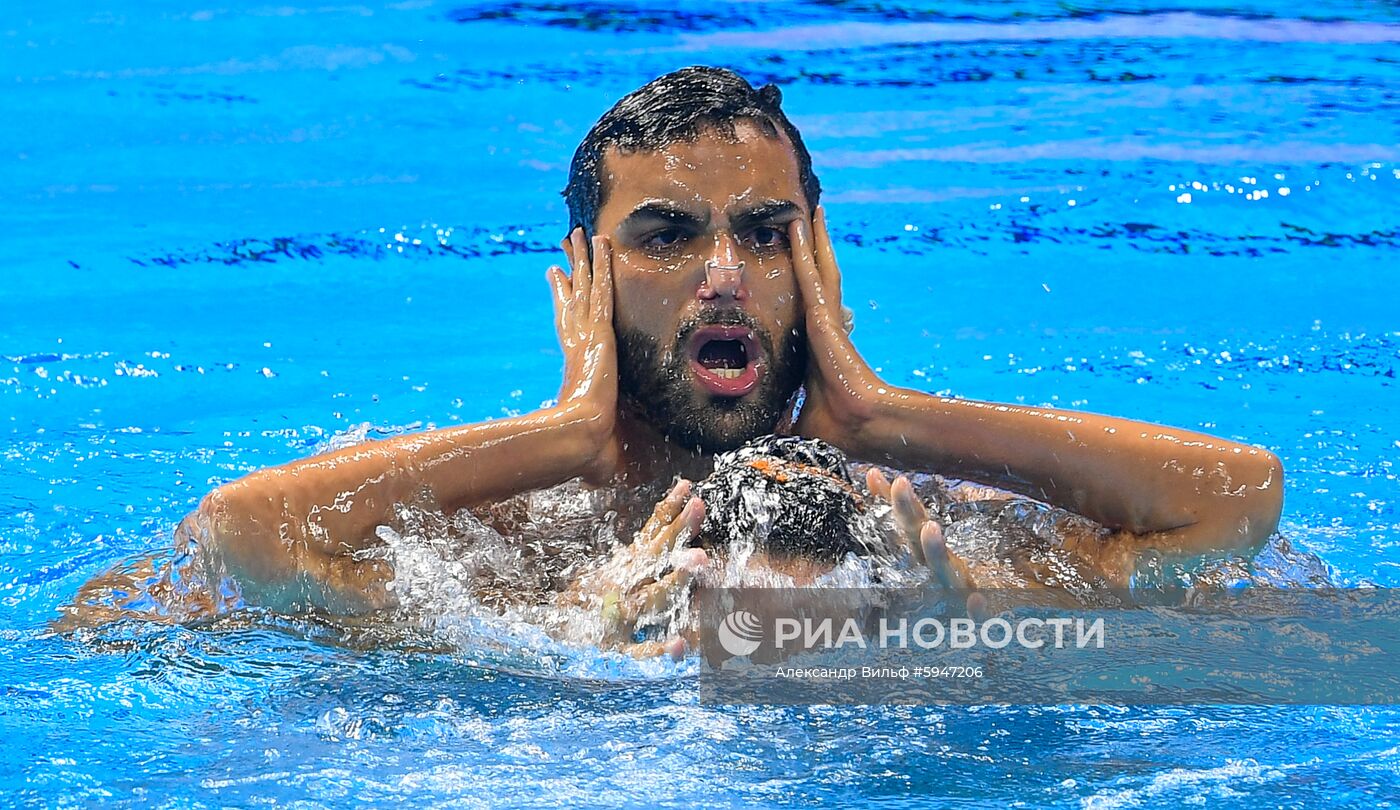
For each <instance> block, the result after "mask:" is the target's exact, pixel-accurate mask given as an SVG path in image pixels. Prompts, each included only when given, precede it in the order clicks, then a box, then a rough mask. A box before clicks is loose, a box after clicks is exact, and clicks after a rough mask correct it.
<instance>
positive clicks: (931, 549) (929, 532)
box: [919, 520, 972, 591]
mask: <svg viewBox="0 0 1400 810" xmlns="http://www.w3.org/2000/svg"><path fill="white" fill-rule="evenodd" d="M919 545H920V546H921V547H922V548H923V551H924V559H925V560H927V561H928V567H929V572H930V573H931V574H932V575H933V578H934V580H935V581H936V582H938V584H939V585H942V586H943V587H944V588H946V589H948V590H951V591H967V590H971V584H972V578H971V577H970V576H969V575H968V571H967V564H966V563H964V562H963V561H962V560H961V559H960V558H959V557H958V555H956V554H954V553H953V552H951V551H949V550H948V542H947V540H946V539H945V538H944V537H943V529H942V527H940V526H939V525H938V524H937V523H935V522H933V521H931V520H930V521H928V522H926V523H925V524H924V526H923V529H922V530H920V532H919Z"/></svg>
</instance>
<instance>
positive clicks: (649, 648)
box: [617, 638, 686, 661]
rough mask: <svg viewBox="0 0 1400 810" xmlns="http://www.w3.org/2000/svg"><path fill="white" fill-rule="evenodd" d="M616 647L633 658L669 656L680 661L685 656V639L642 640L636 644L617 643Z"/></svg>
mask: <svg viewBox="0 0 1400 810" xmlns="http://www.w3.org/2000/svg"><path fill="white" fill-rule="evenodd" d="M617 649H618V650H620V651H621V652H624V653H627V654H628V655H630V656H632V657H633V658H636V659H639V660H642V659H647V658H660V657H661V656H663V655H665V656H669V657H670V658H671V660H672V661H680V660H682V659H684V658H685V651H686V647H685V639H683V638H671V639H667V640H666V641H642V642H639V643H636V644H630V643H629V644H619V645H617Z"/></svg>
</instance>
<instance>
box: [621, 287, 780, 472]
mask: <svg viewBox="0 0 1400 810" xmlns="http://www.w3.org/2000/svg"><path fill="white" fill-rule="evenodd" d="M710 324H724V325H738V326H747V327H748V328H749V329H751V330H753V334H754V337H755V338H757V339H758V341H759V343H761V344H762V345H763V351H764V352H765V353H766V354H767V356H768V360H769V367H768V370H767V372H766V373H764V375H763V377H762V379H760V380H759V383H758V387H757V388H755V389H754V390H753V391H751V392H749V393H748V394H746V395H744V396H742V397H719V396H714V395H712V394H707V393H705V392H704V391H703V390H701V389H699V388H698V387H697V386H696V385H695V382H694V381H693V380H692V379H691V376H692V373H691V371H690V368H689V364H690V359H689V354H688V353H687V352H686V348H685V347H686V344H687V342H688V341H689V340H690V336H691V335H692V334H694V333H695V330H697V329H699V328H700V327H702V326H708V325H710ZM774 349H775V347H774V345H773V336H772V335H770V334H768V332H767V331H766V330H764V329H762V328H761V327H760V326H759V325H758V323H757V322H755V321H754V320H753V319H752V318H750V317H749V316H748V315H747V314H746V313H744V312H742V311H740V310H732V309H730V310H703V311H701V312H700V313H699V314H697V315H696V316H695V317H693V318H691V319H690V320H687V321H685V322H684V323H682V324H681V326H680V329H679V330H678V334H677V335H676V339H675V342H674V343H673V344H672V346H671V351H670V358H669V359H666V358H663V357H662V351H661V349H660V341H658V340H657V339H656V338H655V337H653V336H652V335H647V334H644V333H642V332H638V331H634V330H624V329H618V330H617V365H618V375H619V393H620V394H621V396H622V400H623V402H624V403H626V404H627V405H628V407H630V408H631V409H632V410H633V411H634V412H636V413H637V414H639V415H640V416H642V417H643V418H644V419H646V420H647V421H648V422H650V423H651V424H653V425H655V426H656V428H657V429H658V430H660V431H661V432H662V433H664V434H665V435H666V438H668V439H670V440H671V441H673V442H675V443H676V444H679V445H681V446H682V447H688V448H695V449H697V450H700V451H701V452H705V453H720V452H724V451H727V450H733V449H735V448H736V447H738V446H739V445H741V444H743V443H744V442H747V441H749V440H750V439H754V438H757V437H759V436H762V435H764V434H767V433H772V432H773V430H774V428H775V427H777V425H778V420H779V419H781V418H782V417H783V416H784V415H785V411H786V408H787V404H788V401H789V400H790V399H791V398H792V395H793V393H794V392H796V391H797V388H798V386H800V385H801V384H802V380H803V378H804V377H805V376H806V373H807V336H806V334H805V333H803V332H801V331H800V330H799V332H798V333H797V334H791V333H788V334H786V335H784V336H782V339H781V342H780V343H779V345H778V346H777V347H776V349H777V351H775V350H774Z"/></svg>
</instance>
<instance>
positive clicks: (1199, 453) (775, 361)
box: [181, 67, 1283, 613]
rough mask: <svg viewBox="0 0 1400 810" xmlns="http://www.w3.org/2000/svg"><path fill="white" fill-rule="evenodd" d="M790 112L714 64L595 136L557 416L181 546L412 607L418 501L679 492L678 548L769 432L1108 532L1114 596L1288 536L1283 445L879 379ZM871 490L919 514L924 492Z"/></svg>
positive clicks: (263, 512) (426, 454) (416, 448)
mask: <svg viewBox="0 0 1400 810" xmlns="http://www.w3.org/2000/svg"><path fill="white" fill-rule="evenodd" d="M780 102H781V96H780V93H779V92H778V90H777V88H776V87H772V86H767V87H763V88H761V89H757V90H755V89H754V88H753V87H751V86H750V85H749V84H748V83H747V82H745V81H744V80H743V79H741V78H740V77H738V76H736V75H734V74H733V73H730V72H728V71H725V70H719V69H714V68H701V67H692V68H686V69H683V70H679V71H676V72H674V73H671V74H668V75H666V76H662V77H661V78H658V79H656V80H655V81H652V82H650V83H649V84H647V85H645V86H644V87H642V88H640V89H639V90H637V91H635V92H633V93H632V94H630V95H628V96H626V97H625V98H623V99H622V100H621V101H619V102H618V103H617V104H616V105H615V106H614V107H613V108H612V109H611V110H609V111H608V112H607V113H606V114H605V115H603V117H602V118H601V119H600V120H599V121H598V122H597V124H595V125H594V127H593V128H592V130H591V131H590V132H589V133H588V135H587V137H586V138H585V139H584V141H583V143H582V144H581V145H580V146H579V148H578V151H577V153H576V154H575V156H574V160H573V164H572V166H571V169H570V174H569V182H568V188H567V189H566V191H565V196H566V198H567V201H568V207H569V214H570V218H571V223H570V231H569V233H568V235H567V236H566V237H565V238H564V239H563V241H562V243H561V247H562V249H563V252H564V256H565V258H566V259H567V271H566V270H565V269H561V268H559V267H553V268H550V270H549V272H548V280H549V282H550V285H551V287H552V289H553V294H554V305H555V326H556V328H557V331H558V334H559V339H560V343H561V345H562V347H563V352H564V357H565V363H564V381H563V385H562V387H561V389H560V393H559V397H558V403H557V404H556V405H553V406H551V407H546V408H543V409H541V410H539V411H536V412H534V413H530V414H527V415H524V416H519V417H514V418H510V419H502V420H495V421H490V422H484V423H479V424H474V425H461V426H455V427H448V428H442V429H438V430H433V431H429V432H425V433H418V434H412V435H404V436H399V437H395V438H391V439H387V440H383V441H377V442H372V443H368V444H363V445H359V446H355V447H351V448H347V449H344V450H339V451H335V452H331V453H326V454H323V455H320V456H316V457H313V458H308V459H304V460H301V461H296V462H292V463H289V464H285V465H282V466H280V467H275V468H271V469H265V470H260V471H257V472H254V473H251V474H249V475H247V476H245V477H243V478H241V479H239V480H237V481H234V482H232V483H228V484H225V485H223V486H220V487H219V488H217V489H215V490H214V491H213V492H211V493H210V494H209V495H208V496H207V497H205V498H204V500H203V501H202V502H201V503H200V505H199V508H198V509H197V511H196V512H195V513H194V514H192V515H191V516H190V517H189V518H187V519H186V523H185V524H184V525H182V527H181V528H182V531H183V532H186V533H188V534H189V536H191V537H194V538H197V539H199V540H200V541H201V542H204V543H206V544H209V545H211V546H212V547H213V548H214V549H216V550H217V552H218V553H219V554H220V556H221V558H222V562H223V564H224V565H225V566H226V568H227V571H228V573H229V574H230V575H231V576H232V577H233V578H234V579H235V580H236V581H237V582H238V583H239V586H240V588H241V590H242V593H243V596H244V598H245V599H246V600H247V601H248V602H249V603H252V604H262V605H266V606H270V607H279V608H293V609H296V608H308V607H315V608H321V609H326V610H329V611H332V612H338V613H356V612H364V611H369V610H374V609H377V608H381V607H385V606H388V605H392V604H393V603H394V597H393V594H392V592H391V591H390V590H388V588H387V587H386V586H387V584H388V583H389V582H390V581H391V580H392V579H393V576H394V572H393V570H392V569H391V567H390V564H389V563H388V562H387V561H386V560H385V559H384V555H382V554H376V553H375V549H376V547H377V546H379V541H378V540H377V538H376V528H377V527H379V526H381V525H384V524H387V523H390V522H391V521H392V519H393V515H394V508H395V506H396V505H398V504H401V503H404V502H406V501H415V502H418V503H426V504H428V505H429V506H430V507H431V508H433V509H436V510H441V511H442V512H443V513H447V514H451V513H452V512H455V511H457V510H460V509H463V508H479V507H482V506H483V505H487V504H491V503H494V502H499V501H502V500H505V499H508V498H510V497H512V496H514V495H516V494H518V493H522V492H525V491H529V490H537V489H542V488H547V487H551V486H554V485H558V484H560V483H562V482H565V481H568V480H571V479H574V478H579V477H581V478H582V479H583V480H584V481H585V482H587V484H589V485H591V486H594V487H600V488H612V489H614V490H616V491H620V492H626V491H635V490H637V488H639V487H644V486H646V485H651V484H655V483H656V482H660V481H665V482H669V481H672V480H674V479H675V478H677V477H680V478H681V479H682V481H681V483H680V484H678V485H677V487H676V488H674V489H673V490H671V493H670V495H668V497H667V498H666V499H665V500H664V501H663V502H662V504H661V506H659V507H658V508H657V511H656V513H655V515H654V517H653V520H652V521H651V523H650V524H649V528H648V529H647V530H646V531H644V533H643V534H644V535H645V537H647V538H650V540H649V541H648V543H647V544H646V545H647V548H652V547H653V546H654V547H655V548H657V549H664V548H670V547H672V546H673V545H675V544H674V540H675V538H676V537H677V536H679V535H680V534H683V533H693V532H694V531H695V530H696V529H697V528H698V527H699V525H700V520H701V518H702V514H701V513H702V512H703V506H702V505H701V504H700V503H699V501H698V499H695V498H693V497H691V496H690V495H689V491H688V484H687V483H686V480H687V479H698V478H701V477H704V475H705V474H706V473H707V472H708V471H709V466H710V465H711V463H712V459H713V457H714V454H716V453H718V452H721V451H726V450H730V449H733V448H735V447H737V446H739V445H741V444H743V443H744V442H745V441H748V440H750V439H753V438H755V437H756V436H759V435H762V434H766V433H772V432H779V433H790V434H796V435H801V436H806V437H816V438H821V439H824V440H826V441H827V442H830V443H831V444H833V445H835V446H836V447H838V448H840V449H841V450H843V451H845V453H847V454H848V455H850V456H851V457H852V458H855V459H859V460H863V461H868V462H873V463H877V464H881V465H886V466H889V467H893V468H898V469H906V470H907V469H918V470H926V471H933V472H938V473H942V474H945V475H949V476H953V477H957V478H961V479H966V480H971V481H976V482H980V483H983V484H987V485H991V486H995V487H999V488H1002V489H1005V490H1009V491H1011V492H1014V493H1019V494H1021V495H1026V496H1029V497H1031V498H1034V499H1037V500H1040V501H1043V502H1046V503H1048V504H1051V505H1054V506H1058V507H1062V508H1064V509H1067V510H1070V511H1072V512H1075V513H1078V514H1080V515H1083V516H1085V517H1087V518H1090V519H1092V520H1093V521H1096V522H1097V523H1098V524H1101V525H1102V526H1103V527H1106V528H1107V529H1109V530H1111V531H1105V532H1096V533H1086V534H1085V535H1084V536H1083V537H1073V536H1070V537H1066V538H1064V543H1065V544H1066V546H1067V547H1069V548H1070V549H1071V550H1072V551H1073V552H1074V553H1075V554H1076V555H1078V557H1079V558H1081V559H1085V560H1089V561H1091V563H1092V564H1093V565H1094V566H1095V567H1096V568H1097V569H1098V570H1099V571H1101V572H1102V573H1103V574H1104V576H1105V578H1106V579H1108V580H1110V581H1113V580H1118V581H1122V580H1123V579H1125V578H1126V577H1127V576H1128V574H1129V573H1130V572H1131V571H1132V568H1133V565H1134V563H1135V561H1136V559H1137V556H1138V555H1139V554H1140V553H1141V552H1143V551H1144V550H1147V549H1153V550H1155V551H1157V552H1160V553H1162V554H1164V555H1167V556H1180V557H1191V556H1196V555H1200V554H1205V553H1210V552H1222V551H1244V550H1248V549H1250V548H1253V547H1257V546H1258V545H1259V544H1260V543H1261V542H1262V541H1263V540H1264V539H1265V538H1266V537H1267V536H1268V535H1269V534H1271V533H1272V532H1273V531H1274V529H1275V528H1276V526H1277V524H1278V519H1279V514H1280V510H1281V506H1282V498H1283V478H1282V469H1281V467H1280V465H1279V462H1278V460H1277V459H1276V458H1275V457H1274V456H1273V455H1272V454H1270V453H1269V452H1267V451H1265V450H1261V449H1257V448H1252V447H1248V446H1241V445H1237V444H1235V443H1233V442H1229V441H1224V440H1221V439H1216V438H1212V437H1209V436H1204V435H1200V434H1197V433H1193V432H1189V431H1184V430H1177V429H1174V428H1164V427H1159V426H1155V425H1149V424H1144V423H1141V422H1133V421H1128V420H1124V419H1117V418H1112V417H1106V416H1098V415H1093V414H1085V413H1075V412H1069V411H1059V410H1050V409H1043V408H1030V407H1022V406H1014V405H998V404H992V403H986V402H976V401H972V400H964V399H954V398H949V397H940V396H933V395H930V394H926V393H922V392H918V391H912V390H906V389H901V388H897V387H895V386H892V385H890V384H888V383H886V382H884V381H883V380H881V379H880V378H879V376H878V375H877V374H876V373H875V372H874V371H873V370H872V369H871V368H870V366H869V365H868V364H867V363H866V362H865V361H864V360H863V359H862V358H861V356H860V354H859V352H857V351H856V348H855V347H854V345H852V343H851V340H850V338H849V337H848V331H849V325H848V322H847V317H846V315H845V314H844V312H843V307H842V305H841V276H840V271H839V269H838V267H837V264H836V256H835V253H834V251H833V248H832V241H831V238H830V235H829V234H828V231H827V222H826V217H825V213H824V211H823V210H822V208H821V207H820V206H819V204H818V203H819V197H820V185H819V184H818V181H817V178H816V176H815V175H814V174H813V171H812V166H811V158H810V156H809V155H808V152H807V149H806V147H805V146H804V145H803V143H802V138H801V136H800V134H799V133H798V131H797V129H796V128H795V127H794V126H793V125H792V123H791V122H790V121H789V120H788V118H787V116H786V115H785V114H784V113H783V111H782V108H781V104H780ZM799 405H800V407H799ZM870 483H871V488H872V490H875V491H877V492H880V493H882V494H884V495H885V496H887V497H889V498H890V499H891V500H893V501H895V502H896V503H898V502H899V501H900V500H901V499H903V501H905V502H906V503H907V502H908V501H909V500H910V499H911V498H912V494H911V493H910V490H909V483H908V481H907V480H905V479H902V478H900V479H897V480H896V481H895V483H894V484H893V486H891V485H890V484H889V483H888V482H887V481H885V480H884V479H881V478H880V477H879V476H878V474H876V475H872V477H871V479H870ZM653 491H654V490H653ZM896 512H897V515H902V519H903V520H904V522H905V523H910V522H911V521H917V520H923V519H924V518H925V516H924V515H923V514H922V510H921V509H916V508H914V507H912V506H910V507H909V508H906V509H904V510H903V511H902V512H900V510H898V509H897V510H896ZM911 516H912V517H911ZM906 537H907V538H910V540H911V548H912V549H913V550H914V552H915V554H914V556H915V559H916V560H920V561H926V562H928V564H929V565H930V567H932V568H935V569H936V570H937V573H938V574H939V576H940V577H942V578H951V579H953V580H956V579H957V578H958V577H960V576H962V575H963V573H964V572H965V570H966V569H965V568H964V567H963V565H962V563H961V561H959V560H957V559H956V558H953V557H952V556H951V555H949V553H948V551H947V549H946V547H945V546H944V544H943V542H942V537H941V535H940V531H939V527H938V526H937V525H936V524H935V523H933V522H927V521H926V522H923V524H922V525H913V526H906ZM692 551H696V550H692ZM703 562H704V559H703V554H693V555H692V556H691V557H690V558H689V560H688V562H686V563H685V564H683V565H682V566H681V568H682V569H687V568H688V567H693V566H695V565H700V564H703ZM656 586H657V587H662V588H678V587H684V577H681V578H679V579H676V580H672V581H667V582H663V583H656Z"/></svg>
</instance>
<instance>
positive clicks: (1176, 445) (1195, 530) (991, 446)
mask: <svg viewBox="0 0 1400 810" xmlns="http://www.w3.org/2000/svg"><path fill="white" fill-rule="evenodd" d="M859 435H860V437H861V438H860V441H859V445H860V446H859V450H860V452H861V454H862V455H865V456H867V457H874V458H873V460H879V461H883V462H885V463H892V464H895V465H896V466H903V467H913V468H923V469H936V470H939V471H941V472H945V473H947V474H950V475H953V476H956V477H960V478H968V479H971V480H974V481H980V482H983V483H988V484H993V485H995V486H999V487H1003V488H1005V489H1008V490H1011V491H1013V492H1018V493H1021V494H1024V495H1029V496H1030V497H1032V498H1036V499H1038V500H1042V501H1045V502H1046V503H1050V504H1053V505H1055V506H1059V507H1063V508H1065V509H1069V510H1071V511H1074V512H1077V513H1079V514H1081V515H1084V516H1085V517H1088V518H1091V519H1093V520H1095V521H1097V522H1099V523H1101V524H1103V525H1104V526H1107V527H1109V528H1113V529H1121V530H1123V531H1126V532H1128V533H1130V534H1133V535H1138V536H1141V538H1142V540H1143V542H1141V543H1137V544H1135V545H1137V546H1138V547H1140V548H1142V547H1151V548H1155V549H1157V550H1158V551H1161V552H1162V553H1164V554H1172V555H1185V556H1189V555H1194V554H1201V553H1204V552H1208V551H1212V550H1229V549H1246V548H1251V547H1254V546H1256V545H1257V544H1259V543H1261V542H1262V541H1263V540H1264V539H1265V538H1266V537H1268V536H1269V535H1270V534H1271V533H1273V531H1274V530H1275V529H1276V528H1277V527H1278V520H1279V514H1280V512H1281V510H1282V508H1283V468H1282V466H1281V465H1280V464H1279V462H1278V459H1277V458H1275V457H1274V455H1273V454H1272V453H1270V452H1269V451H1267V450H1261V449H1259V448H1255V447H1249V446H1247V445H1239V444H1236V443H1234V442H1230V441H1225V440H1223V439H1218V438H1213V437H1211V436H1206V435H1203V434H1200V433H1193V432H1191V431H1185V430H1177V429H1174V428H1165V427H1161V426H1159V425H1151V424H1147V423H1144V422H1134V421H1130V420H1127V419H1117V418H1114V417H1109V416H1098V415H1095V414H1087V413H1077V412H1073V411H1059V410H1051V409H1038V408H1026V407H1020V406H1014V405H996V404H992V403H986V402H975V401H970V400H958V399H949V398H944V397H934V396H930V395H928V394H922V393H919V392H915V391H907V390H903V389H889V391H888V393H887V394H886V395H884V396H878V395H877V399H876V405H875V407H873V408H872V410H871V414H870V418H869V420H868V421H867V422H866V423H865V425H864V426H863V428H862V429H861V430H860V431H859Z"/></svg>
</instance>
